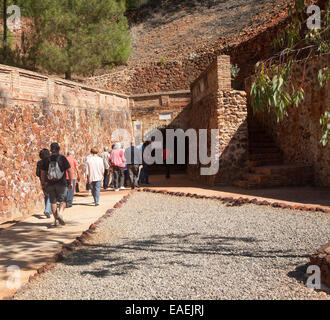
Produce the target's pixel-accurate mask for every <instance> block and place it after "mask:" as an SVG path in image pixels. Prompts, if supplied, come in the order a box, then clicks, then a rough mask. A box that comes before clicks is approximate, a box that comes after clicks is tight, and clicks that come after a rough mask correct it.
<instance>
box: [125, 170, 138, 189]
mask: <svg viewBox="0 0 330 320" xmlns="http://www.w3.org/2000/svg"><path fill="white" fill-rule="evenodd" d="M139 167H140V165H139V164H128V165H127V170H128V175H129V180H130V181H131V188H132V189H133V188H135V187H138V186H139Z"/></svg>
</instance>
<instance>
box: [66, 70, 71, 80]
mask: <svg viewBox="0 0 330 320" xmlns="http://www.w3.org/2000/svg"><path fill="white" fill-rule="evenodd" d="M71 76H72V74H71V70H68V71H66V72H65V79H66V80H71Z"/></svg>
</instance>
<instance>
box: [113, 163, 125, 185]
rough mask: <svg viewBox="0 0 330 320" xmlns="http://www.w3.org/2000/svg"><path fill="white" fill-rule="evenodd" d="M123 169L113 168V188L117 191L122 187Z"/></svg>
mask: <svg viewBox="0 0 330 320" xmlns="http://www.w3.org/2000/svg"><path fill="white" fill-rule="evenodd" d="M124 178H125V177H124V168H122V167H117V166H114V167H113V186H114V188H115V189H119V188H121V187H123V186H124Z"/></svg>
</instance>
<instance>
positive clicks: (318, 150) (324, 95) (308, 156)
mask: <svg viewBox="0 0 330 320" xmlns="http://www.w3.org/2000/svg"><path fill="white" fill-rule="evenodd" d="M329 64H330V55H324V56H322V57H314V58H312V59H309V60H303V61H300V62H299V63H297V64H296V65H295V66H294V69H293V71H292V72H293V73H292V79H293V80H292V81H293V82H292V83H293V84H294V86H295V87H297V88H299V87H302V88H303V89H304V92H305V99H304V101H303V102H302V103H301V104H300V105H299V106H298V108H290V109H289V112H288V116H287V117H285V118H284V120H283V121H282V122H280V123H277V121H276V117H275V114H274V113H259V114H257V116H256V117H255V119H253V118H252V119H251V121H252V122H253V121H254V120H255V121H257V123H258V124H260V125H261V126H262V127H264V128H265V129H266V131H267V132H268V133H269V134H270V135H271V137H272V138H273V139H274V141H275V142H276V144H277V146H278V147H279V148H280V149H281V151H282V152H283V157H284V161H285V162H286V163H288V164H297V165H308V166H313V167H314V184H315V185H317V186H326V187H330V146H327V147H322V145H321V144H320V142H319V141H320V139H321V126H320V123H319V121H320V117H321V114H323V113H324V111H325V110H326V108H329V106H330V83H329V82H328V84H327V85H326V86H325V87H324V88H322V89H321V90H316V89H315V88H316V86H317V85H318V78H317V75H318V71H319V70H320V69H321V68H324V67H328V68H329ZM252 81H253V78H250V79H247V81H246V92H248V93H249V92H250V87H251V82H252ZM249 100H250V97H249ZM249 113H250V114H252V110H251V106H250V104H249Z"/></svg>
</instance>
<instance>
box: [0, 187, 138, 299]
mask: <svg viewBox="0 0 330 320" xmlns="http://www.w3.org/2000/svg"><path fill="white" fill-rule="evenodd" d="M134 192H135V191H130V192H129V193H128V194H127V195H125V196H124V197H123V198H122V199H121V200H120V201H119V202H117V203H116V204H115V205H114V206H113V208H112V209H108V210H107V211H106V213H105V214H104V215H103V216H102V217H100V218H99V219H97V220H96V221H95V222H94V223H92V224H91V225H90V227H89V229H88V230H86V231H83V232H82V234H81V235H80V236H79V237H77V238H76V239H75V240H74V241H73V242H72V243H69V244H65V245H63V246H62V248H61V249H60V250H59V252H57V253H56V254H55V255H54V257H53V259H52V260H53V262H50V263H47V264H45V265H44V266H42V267H40V268H39V269H37V270H36V273H35V274H34V275H33V276H30V277H29V281H28V283H31V282H33V281H35V280H37V279H38V278H39V277H40V276H41V275H42V274H43V273H45V272H47V271H49V270H52V269H54V268H55V267H56V262H61V261H63V260H64V259H65V258H67V257H68V255H69V254H71V253H73V252H74V250H76V249H78V248H79V247H81V246H83V244H84V243H86V241H87V239H89V238H90V237H91V235H92V234H93V233H94V232H95V230H96V228H97V226H98V225H99V224H100V223H102V222H103V221H104V220H105V219H107V218H109V217H111V216H112V215H113V213H114V211H115V209H117V208H121V206H122V205H123V204H124V203H126V202H127V200H128V199H129V198H130V197H131V196H132V194H133V193H134ZM28 283H27V284H24V285H22V286H21V287H20V288H19V289H18V290H17V291H16V293H14V294H13V295H12V296H10V297H4V298H3V299H2V300H13V299H14V297H15V295H16V294H17V293H20V292H23V291H24V290H25V289H26V288H27V287H28Z"/></svg>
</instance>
